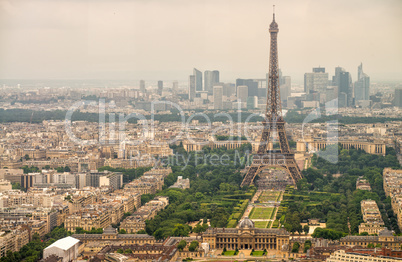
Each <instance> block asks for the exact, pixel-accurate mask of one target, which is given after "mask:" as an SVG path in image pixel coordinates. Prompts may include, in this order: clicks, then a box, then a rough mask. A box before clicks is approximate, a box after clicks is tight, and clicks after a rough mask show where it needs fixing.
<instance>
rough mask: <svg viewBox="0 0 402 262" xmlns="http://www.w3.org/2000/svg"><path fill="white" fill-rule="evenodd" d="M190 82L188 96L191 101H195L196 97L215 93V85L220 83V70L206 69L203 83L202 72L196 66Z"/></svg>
mask: <svg viewBox="0 0 402 262" xmlns="http://www.w3.org/2000/svg"><path fill="white" fill-rule="evenodd" d="M188 82H189V83H188V98H189V100H190V101H194V99H195V98H196V97H199V98H200V97H202V98H204V97H208V95H213V92H214V85H216V84H219V71H217V70H214V71H209V70H207V71H205V72H204V84H203V82H202V72H201V71H200V70H198V69H196V68H194V69H193V74H192V75H190V76H189V81H188Z"/></svg>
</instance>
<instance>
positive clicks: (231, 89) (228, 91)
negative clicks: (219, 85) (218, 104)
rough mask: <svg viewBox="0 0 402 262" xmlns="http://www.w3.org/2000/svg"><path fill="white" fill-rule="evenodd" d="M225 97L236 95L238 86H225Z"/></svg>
mask: <svg viewBox="0 0 402 262" xmlns="http://www.w3.org/2000/svg"><path fill="white" fill-rule="evenodd" d="M223 95H224V96H227V97H230V96H233V95H234V96H235V95H236V85H235V84H232V83H225V84H223Z"/></svg>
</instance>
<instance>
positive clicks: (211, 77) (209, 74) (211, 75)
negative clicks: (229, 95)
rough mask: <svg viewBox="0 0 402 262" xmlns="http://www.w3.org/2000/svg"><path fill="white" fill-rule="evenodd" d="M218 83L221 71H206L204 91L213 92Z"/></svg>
mask: <svg viewBox="0 0 402 262" xmlns="http://www.w3.org/2000/svg"><path fill="white" fill-rule="evenodd" d="M216 83H219V71H217V70H214V71H208V70H207V71H205V72H204V91H207V92H208V93H209V94H212V92H213V87H214V85H215V84H216Z"/></svg>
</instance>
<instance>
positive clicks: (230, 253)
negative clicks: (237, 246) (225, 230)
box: [223, 250, 236, 256]
mask: <svg viewBox="0 0 402 262" xmlns="http://www.w3.org/2000/svg"><path fill="white" fill-rule="evenodd" d="M235 252H236V251H234V250H231V251H226V252H225V253H223V255H224V256H234V253H235Z"/></svg>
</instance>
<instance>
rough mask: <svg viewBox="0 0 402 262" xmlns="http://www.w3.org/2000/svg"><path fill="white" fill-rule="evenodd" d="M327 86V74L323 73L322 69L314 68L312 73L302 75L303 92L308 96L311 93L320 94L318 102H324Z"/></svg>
mask: <svg viewBox="0 0 402 262" xmlns="http://www.w3.org/2000/svg"><path fill="white" fill-rule="evenodd" d="M327 86H328V73H325V68H324V67H315V68H313V72H312V73H305V74H304V92H306V94H307V95H308V94H310V93H312V92H316V93H318V94H320V96H317V97H319V100H320V102H322V103H323V102H325V101H326V99H325V92H326V90H327Z"/></svg>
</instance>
